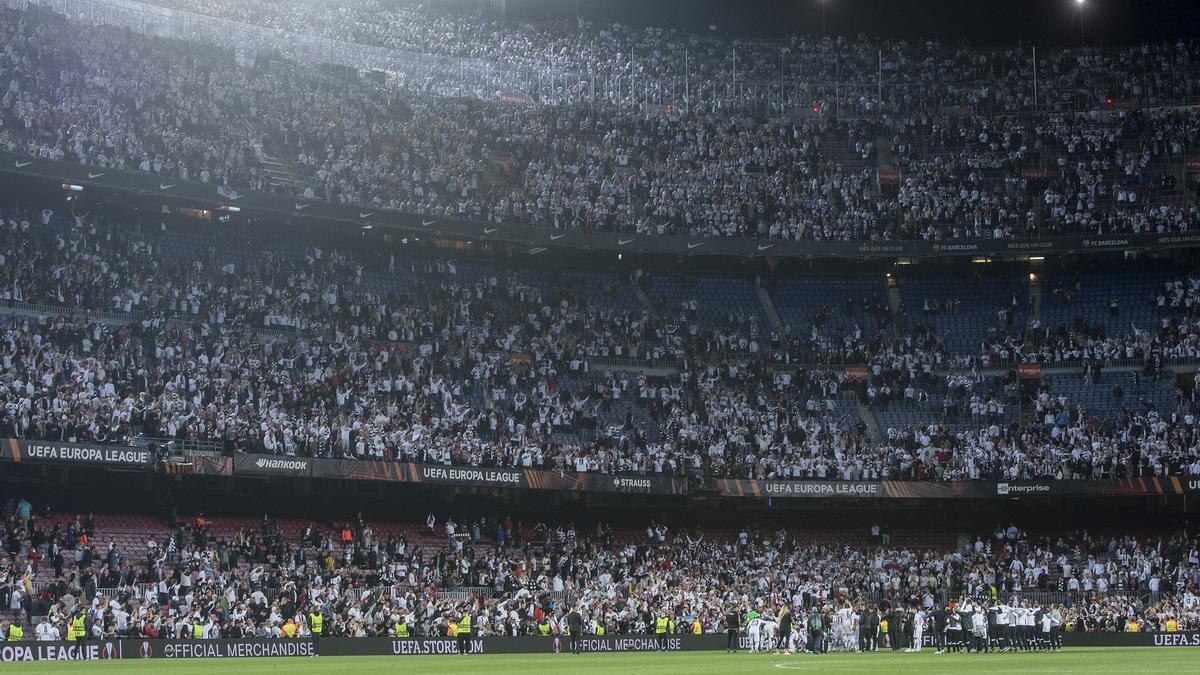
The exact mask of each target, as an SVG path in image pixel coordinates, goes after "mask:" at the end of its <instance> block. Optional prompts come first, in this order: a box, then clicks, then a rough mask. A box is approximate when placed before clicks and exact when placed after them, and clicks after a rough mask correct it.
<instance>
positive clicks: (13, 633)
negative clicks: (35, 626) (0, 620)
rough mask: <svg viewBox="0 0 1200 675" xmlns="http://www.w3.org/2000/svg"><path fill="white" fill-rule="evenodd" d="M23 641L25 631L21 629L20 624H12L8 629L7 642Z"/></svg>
mask: <svg viewBox="0 0 1200 675" xmlns="http://www.w3.org/2000/svg"><path fill="white" fill-rule="evenodd" d="M23 639H25V630H24V629H23V628H21V624H19V623H14V624H12V625H11V626H9V627H8V641H9V642H20V641H21V640H23Z"/></svg>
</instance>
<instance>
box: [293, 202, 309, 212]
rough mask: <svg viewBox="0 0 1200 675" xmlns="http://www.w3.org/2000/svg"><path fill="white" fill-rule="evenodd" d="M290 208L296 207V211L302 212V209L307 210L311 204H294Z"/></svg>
mask: <svg viewBox="0 0 1200 675" xmlns="http://www.w3.org/2000/svg"><path fill="white" fill-rule="evenodd" d="M292 206H294V207H296V210H297V211H303V210H304V209H307V208H308V207H310V206H312V204H301V203H300V202H296V203H295V204H293V205H292Z"/></svg>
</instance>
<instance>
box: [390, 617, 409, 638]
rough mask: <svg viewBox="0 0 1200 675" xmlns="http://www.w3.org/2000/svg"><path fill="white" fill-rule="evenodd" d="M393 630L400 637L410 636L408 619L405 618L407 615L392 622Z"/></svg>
mask: <svg viewBox="0 0 1200 675" xmlns="http://www.w3.org/2000/svg"><path fill="white" fill-rule="evenodd" d="M392 632H393V633H395V634H396V637H398V638H406V637H408V621H407V620H406V619H405V617H400V618H399V619H397V620H396V623H394V624H392Z"/></svg>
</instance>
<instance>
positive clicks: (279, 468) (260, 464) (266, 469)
mask: <svg viewBox="0 0 1200 675" xmlns="http://www.w3.org/2000/svg"><path fill="white" fill-rule="evenodd" d="M313 461H314V460H312V459H310V458H308V457H281V456H278V455H237V456H236V457H234V459H233V473H234V475H251V476H291V477H293V478H305V477H308V476H309V474H310V471H311V467H312V463H313Z"/></svg>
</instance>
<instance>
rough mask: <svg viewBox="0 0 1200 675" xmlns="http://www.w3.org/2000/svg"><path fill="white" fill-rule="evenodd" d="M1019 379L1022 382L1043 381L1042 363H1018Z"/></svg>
mask: <svg viewBox="0 0 1200 675" xmlns="http://www.w3.org/2000/svg"><path fill="white" fill-rule="evenodd" d="M1017 378H1018V379H1021V380H1040V379H1042V364H1040V363H1018V364H1017Z"/></svg>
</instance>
